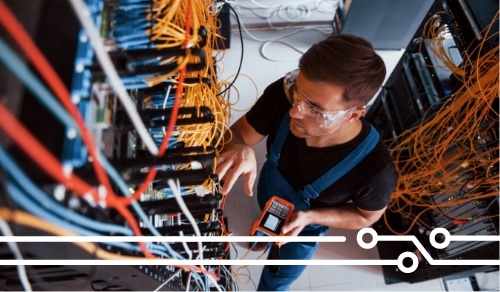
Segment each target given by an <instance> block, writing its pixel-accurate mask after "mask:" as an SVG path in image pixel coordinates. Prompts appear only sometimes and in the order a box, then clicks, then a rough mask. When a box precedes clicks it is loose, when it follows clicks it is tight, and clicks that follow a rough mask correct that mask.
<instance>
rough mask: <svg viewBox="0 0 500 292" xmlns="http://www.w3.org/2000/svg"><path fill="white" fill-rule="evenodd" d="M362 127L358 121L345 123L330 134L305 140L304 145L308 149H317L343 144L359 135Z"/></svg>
mask: <svg viewBox="0 0 500 292" xmlns="http://www.w3.org/2000/svg"><path fill="white" fill-rule="evenodd" d="M362 127H363V123H362V122H361V120H359V119H357V120H355V121H351V122H347V123H342V124H341V125H340V126H339V128H338V129H336V130H334V131H332V132H331V133H330V134H327V135H323V136H318V137H308V138H306V144H307V146H309V147H318V148H323V147H331V146H335V145H340V144H344V143H347V142H349V141H351V140H352V139H354V138H355V137H356V136H357V135H359V133H361V129H362Z"/></svg>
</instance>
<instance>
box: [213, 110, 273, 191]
mask: <svg viewBox="0 0 500 292" xmlns="http://www.w3.org/2000/svg"><path fill="white" fill-rule="evenodd" d="M228 134H232V137H231V141H230V142H229V143H228V144H226V145H224V149H223V150H222V151H221V153H220V154H219V156H218V157H217V169H216V173H217V175H218V176H219V178H220V179H221V180H222V179H223V180H224V185H223V187H222V190H221V191H222V194H224V195H226V194H227V193H228V192H229V191H230V190H231V188H232V187H233V185H234V183H235V182H236V180H237V179H238V178H239V177H240V176H241V175H243V176H244V178H245V183H244V187H245V193H246V194H247V195H249V196H252V195H253V192H252V188H253V185H254V182H255V178H256V177H257V162H256V160H255V152H254V150H253V149H252V146H253V145H255V144H257V143H259V142H260V141H262V140H263V139H264V138H265V136H263V135H261V134H259V133H258V132H257V131H255V129H254V128H253V127H252V126H250V124H249V123H248V122H247V119H246V117H245V116H243V117H241V118H240V119H239V120H238V121H236V122H235V123H234V124H233V125H232V126H231V133H226V135H228Z"/></svg>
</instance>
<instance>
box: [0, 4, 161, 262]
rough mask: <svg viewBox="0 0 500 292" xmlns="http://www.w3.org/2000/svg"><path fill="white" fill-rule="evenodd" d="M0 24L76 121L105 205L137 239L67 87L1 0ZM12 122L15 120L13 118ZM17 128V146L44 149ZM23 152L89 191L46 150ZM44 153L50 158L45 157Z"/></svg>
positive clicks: (78, 188)
mask: <svg viewBox="0 0 500 292" xmlns="http://www.w3.org/2000/svg"><path fill="white" fill-rule="evenodd" d="M0 23H1V24H2V25H3V26H4V27H5V29H6V30H7V31H8V32H9V33H10V35H11V37H12V38H13V39H14V40H15V41H16V42H17V44H18V45H19V47H20V48H21V49H22V50H23V52H24V53H25V54H26V55H27V57H28V58H29V59H30V60H31V62H32V63H33V65H34V67H35V68H36V69H37V70H38V71H39V73H40V76H42V77H43V78H44V79H45V81H46V82H47V84H48V85H49V87H50V88H51V89H52V90H53V91H54V93H55V94H56V96H57V97H58V98H59V100H60V101H61V103H62V104H63V105H64V107H65V108H66V110H68V112H69V113H70V115H71V116H72V117H73V118H74V119H75V121H76V123H77V125H78V127H79V129H80V132H81V135H82V140H83V141H84V143H85V145H86V146H87V149H88V151H89V156H90V157H91V158H92V159H91V160H92V165H93V167H94V170H95V172H96V174H97V177H98V179H99V182H101V183H102V184H103V185H104V187H105V188H106V191H107V197H106V201H107V204H109V205H110V206H114V207H115V209H117V211H119V212H120V213H121V215H122V216H123V217H124V218H125V219H126V221H127V222H128V223H129V224H130V226H131V228H132V230H133V231H134V234H135V235H137V236H140V235H141V232H140V229H139V228H138V224H137V221H136V220H135V218H134V217H133V216H132V215H131V213H130V212H129V211H128V209H126V208H125V206H122V205H120V201H119V200H118V199H117V196H116V195H115V193H114V192H113V190H112V188H111V184H110V182H109V179H108V177H107V175H106V173H105V172H104V169H103V168H102V165H100V164H99V160H98V158H97V154H96V147H95V143H94V141H93V139H92V136H91V134H90V132H89V130H88V129H87V127H86V126H85V122H84V120H83V118H82V116H81V115H80V112H79V111H78V109H77V107H76V106H75V105H74V104H73V103H72V102H71V97H70V94H69V92H68V91H67V90H66V87H65V86H64V84H63V82H62V81H61V79H60V78H59V77H58V75H57V74H56V72H55V71H54V69H53V68H52V67H51V65H50V63H49V62H48V61H47V59H46V58H45V57H44V56H43V54H42V53H41V52H40V50H39V49H38V48H37V46H36V45H35V43H34V42H33V41H32V40H31V38H30V36H29V35H28V33H27V32H26V31H25V30H24V28H23V27H22V25H21V24H20V23H19V22H18V21H17V19H16V18H15V17H14V15H13V14H12V13H11V12H10V10H9V9H8V8H7V6H5V4H4V3H3V1H1V0H0ZM3 110H5V108H3ZM5 111H6V110H5ZM7 114H9V113H8V111H7ZM9 116H10V114H9ZM13 120H14V121H15V118H14V119H13ZM2 121H3V120H2ZM11 122H12V121H11ZM16 124H18V123H17V121H16ZM18 125H19V126H20V127H21V128H22V129H23V130H24V131H22V133H23V134H20V133H21V132H19V133H17V134H16V132H15V131H14V132H11V133H10V135H11V137H12V139H13V140H17V141H18V142H17V143H18V144H19V143H20V142H22V141H19V139H20V138H19V137H20V136H21V135H23V136H25V139H26V137H31V138H32V139H31V140H33V141H34V142H33V141H31V143H36V145H38V148H40V151H44V150H45V148H44V147H43V146H42V145H41V144H40V143H38V141H36V139H34V138H33V137H32V136H31V135H30V134H29V133H28V131H26V130H25V129H24V127H22V126H21V125H20V124H18ZM7 128H8V127H7ZM6 132H7V130H6ZM9 132H10V131H9ZM18 135H19V136H18ZM28 139H29V138H28ZM28 144H30V143H28ZM20 145H22V144H20ZM24 150H25V151H26V153H28V155H29V156H30V157H31V158H32V159H33V160H35V161H37V163H40V162H41V161H40V160H39V159H38V157H40V156H41V158H42V161H43V160H47V161H46V162H45V163H42V164H40V166H41V167H42V168H44V169H45V167H44V166H45V165H47V167H50V168H48V169H46V171H47V172H48V173H49V174H51V175H52V176H53V177H54V178H56V179H57V180H59V181H61V182H63V183H64V184H65V185H66V184H69V185H68V187H69V188H71V189H74V190H75V192H76V193H79V194H81V195H84V194H85V193H87V192H88V191H84V190H83V188H84V187H87V188H90V186H89V185H87V184H86V183H85V182H83V181H81V180H80V179H79V178H75V179H71V181H70V182H68V181H67V179H66V178H65V177H64V174H63V173H62V168H61V172H60V173H59V172H58V171H57V168H59V166H58V165H60V164H59V162H58V161H57V159H55V158H54V157H52V156H51V155H50V153H49V152H48V151H46V150H45V152H46V154H43V155H34V154H33V153H35V152H37V151H34V152H31V151H30V149H29V148H25V149H24ZM47 153H48V154H49V155H50V156H47ZM70 175H71V174H70ZM71 177H73V175H71ZM73 181H74V182H73ZM71 183H75V184H76V186H74V187H70V186H72V184H71ZM93 194H94V200H95V201H98V199H99V198H98V196H97V193H96V191H95V190H94V191H93ZM139 245H140V246H141V248H142V250H143V253H144V255H145V256H147V257H151V256H152V255H151V254H150V253H149V252H148V251H147V248H146V246H145V244H144V243H142V244H141V243H139Z"/></svg>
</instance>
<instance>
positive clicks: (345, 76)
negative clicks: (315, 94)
mask: <svg viewBox="0 0 500 292" xmlns="http://www.w3.org/2000/svg"><path fill="white" fill-rule="evenodd" d="M299 69H300V72H301V73H302V74H304V76H305V77H306V78H307V79H309V80H311V81H313V82H327V83H332V84H335V85H337V86H340V87H343V88H344V96H343V99H344V101H345V102H347V103H348V104H353V105H356V106H362V105H365V104H366V103H368V102H369V101H370V99H371V98H372V97H374V95H375V94H376V93H377V91H378V90H379V88H380V86H382V83H383V82H384V79H385V74H386V69H385V64H384V61H383V60H382V58H380V56H379V55H378V54H377V53H376V52H375V50H374V49H373V46H372V45H371V44H370V42H368V41H367V40H365V39H363V38H360V37H357V36H354V35H348V34H338V35H332V36H329V37H327V38H326V39H324V40H322V41H320V42H318V43H316V44H314V45H313V46H312V47H311V48H309V50H307V52H306V53H305V54H304V55H302V57H301V58H300V61H299Z"/></svg>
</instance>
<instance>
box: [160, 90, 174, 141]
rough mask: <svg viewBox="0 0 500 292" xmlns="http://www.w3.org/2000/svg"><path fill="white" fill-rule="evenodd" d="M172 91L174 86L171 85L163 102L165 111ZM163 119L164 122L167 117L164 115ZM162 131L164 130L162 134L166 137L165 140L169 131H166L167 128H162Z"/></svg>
mask: <svg viewBox="0 0 500 292" xmlns="http://www.w3.org/2000/svg"><path fill="white" fill-rule="evenodd" d="M171 89H172V85H171V84H169V85H168V88H167V92H166V93H165V99H164V100H163V109H165V108H166V107H167V99H168V97H169V96H170V90H171ZM170 118H172V117H170ZM161 119H162V120H164V119H165V116H164V115H162V116H161ZM161 129H162V132H163V136H164V138H165V137H166V136H167V131H166V128H165V126H163V127H161Z"/></svg>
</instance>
